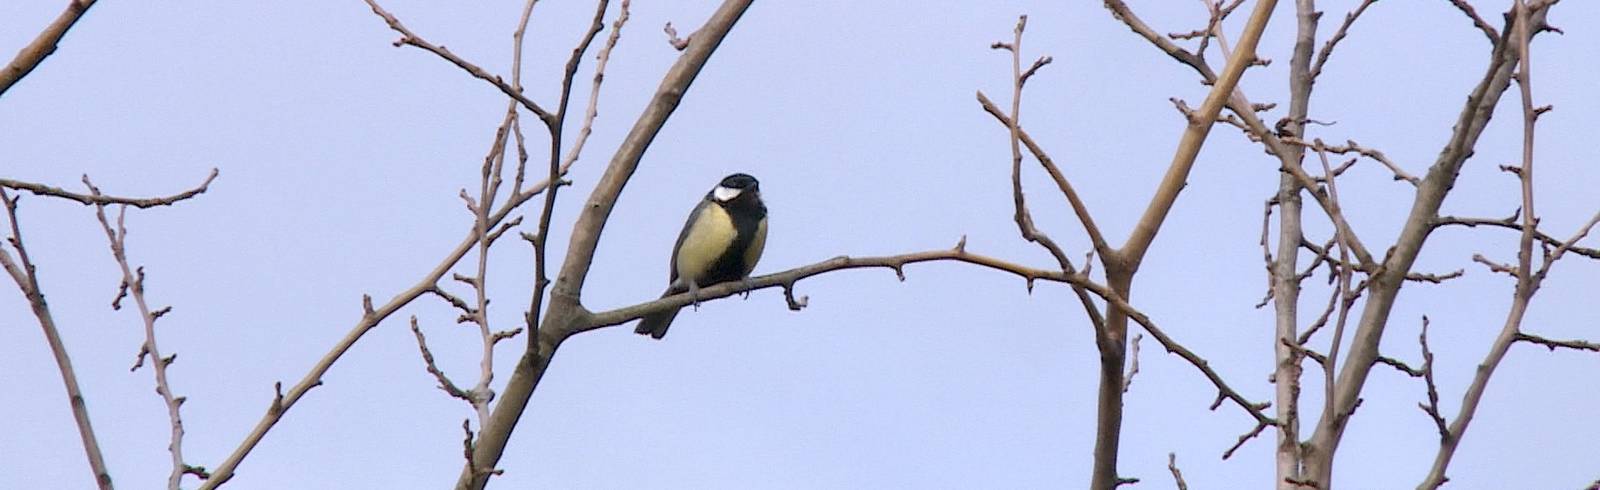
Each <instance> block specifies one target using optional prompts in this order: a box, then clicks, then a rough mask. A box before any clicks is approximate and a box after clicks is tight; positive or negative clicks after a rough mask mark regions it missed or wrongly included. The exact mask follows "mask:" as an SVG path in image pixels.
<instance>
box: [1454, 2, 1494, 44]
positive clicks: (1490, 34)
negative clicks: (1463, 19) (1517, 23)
mask: <svg viewBox="0 0 1600 490" xmlns="http://www.w3.org/2000/svg"><path fill="white" fill-rule="evenodd" d="M1450 4H1451V5H1454V6H1455V7H1456V9H1458V10H1460V11H1461V13H1463V14H1466V15H1467V18H1470V19H1472V26H1473V27H1477V28H1478V30H1480V31H1483V35H1484V36H1485V37H1487V38H1489V44H1500V33H1498V32H1496V31H1495V30H1494V27H1490V26H1489V23H1488V22H1484V20H1483V17H1480V16H1478V10H1477V9H1474V8H1472V4H1470V3H1467V0H1450Z"/></svg>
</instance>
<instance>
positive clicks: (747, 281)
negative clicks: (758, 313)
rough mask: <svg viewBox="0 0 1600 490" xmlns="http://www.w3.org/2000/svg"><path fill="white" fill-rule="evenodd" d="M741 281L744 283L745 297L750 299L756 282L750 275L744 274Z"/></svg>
mask: <svg viewBox="0 0 1600 490" xmlns="http://www.w3.org/2000/svg"><path fill="white" fill-rule="evenodd" d="M740 282H741V283H743V284H744V299H746V300H748V299H750V292H751V291H753V290H755V287H756V283H755V282H754V281H751V280H750V276H744V279H743V280H742V281H740Z"/></svg>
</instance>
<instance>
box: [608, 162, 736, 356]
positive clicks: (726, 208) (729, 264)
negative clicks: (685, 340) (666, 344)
mask: <svg viewBox="0 0 1600 490" xmlns="http://www.w3.org/2000/svg"><path fill="white" fill-rule="evenodd" d="M766 244H767V205H766V204H762V203H761V183H760V182H757V181H756V178H755V177H751V176H749V175H746V174H733V175H729V176H727V177H724V178H723V179H722V182H721V183H719V184H717V186H716V187H713V188H712V189H711V192H707V193H706V197H705V199H701V200H700V204H699V205H697V206H695V207H694V211H691V212H689V221H688V222H686V223H684V224H683V231H682V232H679V233H678V244H677V245H673V247H672V267H671V268H672V276H671V278H670V279H669V284H668V285H667V292H665V293H662V294H661V297H663V298H665V297H667V296H672V295H674V294H681V293H683V292H685V291H687V292H689V294H690V295H691V296H692V297H694V298H695V303H696V304H698V303H699V301H700V299H699V295H700V288H702V287H706V286H710V285H712V284H716V283H719V282H727V281H732V280H738V279H748V278H749V277H750V271H751V270H754V269H755V268H756V261H757V260H761V250H762V248H764V247H766ZM678 310H679V309H678V308H674V309H672V310H670V311H663V312H661V313H656V314H653V315H649V316H646V317H644V319H643V320H640V321H639V326H638V327H636V328H634V329H633V332H634V333H637V334H640V335H644V334H649V335H650V336H651V337H655V338H657V339H659V338H661V337H662V336H664V335H666V334H667V327H670V326H672V319H673V317H676V316H678Z"/></svg>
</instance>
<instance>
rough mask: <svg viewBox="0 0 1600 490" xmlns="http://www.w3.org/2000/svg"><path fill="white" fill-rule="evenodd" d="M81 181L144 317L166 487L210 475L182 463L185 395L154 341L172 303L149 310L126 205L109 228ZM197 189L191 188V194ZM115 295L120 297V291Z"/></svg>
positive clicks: (96, 194) (143, 348)
mask: <svg viewBox="0 0 1600 490" xmlns="http://www.w3.org/2000/svg"><path fill="white" fill-rule="evenodd" d="M216 175H217V174H216V171H215V170H213V171H212V173H211V177H212V178H215V177H216ZM210 182H211V178H207V179H206V183H205V184H201V186H200V188H199V189H200V191H202V192H203V191H204V189H205V186H206V185H207V184H210ZM83 185H85V186H87V187H88V188H89V194H90V197H91V198H94V199H93V201H94V202H96V204H95V205H94V206H95V209H94V213H95V218H97V219H99V220H100V227H101V229H102V230H104V231H105V233H106V241H107V243H108V244H110V246H111V257H112V258H113V259H115V260H116V262H117V267H118V268H119V269H121V271H122V280H121V283H120V284H121V288H119V289H124V290H125V291H126V292H127V293H128V294H129V295H130V296H131V297H132V298H133V303H134V305H135V306H137V307H138V309H139V318H140V319H142V320H143V321H144V342H143V343H141V344H140V345H139V363H142V362H144V355H145V354H149V355H150V358H151V359H154V362H151V363H150V364H151V371H153V372H154V373H155V381H156V393H157V394H159V395H161V401H162V402H163V403H165V404H166V406H167V420H168V422H169V425H170V427H171V431H170V436H169V438H168V442H167V451H168V452H170V453H171V454H172V469H171V471H169V472H168V474H167V488H168V489H169V490H178V489H179V488H182V486H181V484H182V483H183V475H186V474H192V475H195V476H198V477H200V479H202V480H204V479H206V478H210V477H211V474H210V473H208V472H206V470H205V468H204V467H201V466H192V465H190V464H188V463H185V462H184V459H183V433H184V431H183V416H182V415H181V413H180V408H181V407H182V405H183V402H184V400H185V398H184V397H181V396H177V395H175V394H173V392H172V384H171V383H170V382H169V381H168V379H167V367H168V366H169V365H171V364H172V361H173V360H174V359H176V358H177V354H172V355H171V356H166V357H162V355H161V347H160V345H159V344H158V343H157V342H156V319H157V318H160V317H161V316H162V315H165V314H166V313H167V312H168V311H171V309H172V307H170V306H169V307H166V308H162V309H161V310H158V311H153V312H152V311H151V310H150V306H149V303H147V302H146V301H145V295H144V293H145V290H144V279H145V275H144V267H139V268H138V272H137V274H136V273H135V272H134V269H133V267H131V266H129V264H128V256H127V238H128V229H127V227H125V226H124V223H126V218H127V215H128V205H127V204H122V205H121V207H120V208H119V210H118V213H117V226H116V228H115V229H113V228H112V227H111V222H110V221H109V220H107V218H106V205H105V204H104V203H103V202H102V198H103V196H104V195H103V194H101V193H100V189H99V188H96V187H95V186H94V184H93V183H91V182H90V181H89V176H87V175H85V176H83ZM198 193H199V192H195V194H198ZM191 195H193V194H191ZM168 204H170V203H168ZM118 299H121V296H120V293H119V296H118ZM138 368H139V364H138V363H135V364H134V369H138Z"/></svg>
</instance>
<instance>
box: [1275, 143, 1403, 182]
mask: <svg viewBox="0 0 1600 490" xmlns="http://www.w3.org/2000/svg"><path fill="white" fill-rule="evenodd" d="M1282 141H1283V142H1284V143H1288V144H1291V145H1301V146H1307V147H1312V148H1321V149H1322V150H1323V151H1327V152H1329V153H1338V154H1340V155H1345V154H1350V153H1355V154H1358V155H1361V156H1364V157H1367V158H1371V159H1373V160H1375V161H1377V162H1378V163H1381V164H1383V166H1384V167H1386V168H1388V169H1389V171H1390V172H1393V173H1394V180H1403V181H1406V182H1408V183H1410V184H1411V186H1412V187H1416V186H1417V184H1419V183H1421V182H1422V179H1419V178H1417V176H1415V175H1411V174H1410V173H1407V172H1406V171H1405V170H1404V169H1401V168H1400V166H1399V165H1396V164H1395V163H1394V162H1393V161H1391V160H1389V157H1388V156H1387V155H1384V154H1383V152H1381V151H1378V150H1375V149H1372V148H1367V147H1364V146H1361V145H1360V144H1358V143H1356V142H1355V140H1347V141H1345V144H1344V145H1343V146H1338V145H1333V146H1330V145H1327V144H1324V143H1323V142H1322V140H1321V139H1316V140H1313V141H1312V142H1310V143H1307V142H1306V141H1305V140H1302V139H1300V138H1296V137H1285V138H1283V140H1282ZM1337 173H1343V171H1340V172H1337Z"/></svg>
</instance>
